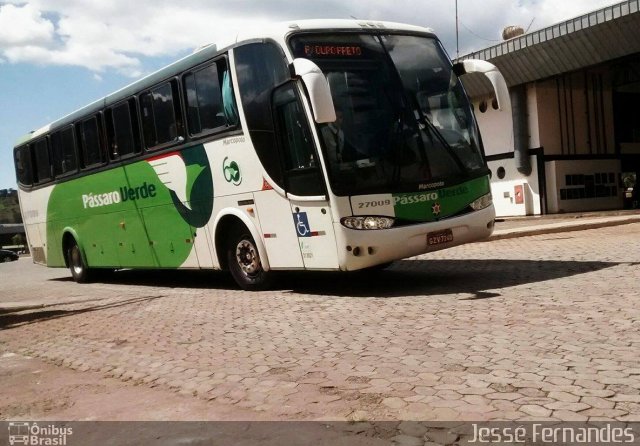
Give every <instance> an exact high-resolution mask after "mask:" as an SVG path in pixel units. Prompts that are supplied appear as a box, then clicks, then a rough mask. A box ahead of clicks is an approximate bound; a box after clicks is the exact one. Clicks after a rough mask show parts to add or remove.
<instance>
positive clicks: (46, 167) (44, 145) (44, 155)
mask: <svg viewBox="0 0 640 446" xmlns="http://www.w3.org/2000/svg"><path fill="white" fill-rule="evenodd" d="M33 155H34V158H35V166H36V182H37V183H45V182H47V181H49V180H51V179H52V175H51V162H50V158H49V144H48V140H47V138H42V139H41V140H39V141H36V142H35V143H34V144H33Z"/></svg>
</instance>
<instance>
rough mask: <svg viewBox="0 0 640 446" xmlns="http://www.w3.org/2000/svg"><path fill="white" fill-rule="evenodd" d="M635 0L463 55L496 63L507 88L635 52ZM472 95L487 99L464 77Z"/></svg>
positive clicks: (481, 84) (638, 37)
mask: <svg viewBox="0 0 640 446" xmlns="http://www.w3.org/2000/svg"><path fill="white" fill-rule="evenodd" d="M639 30H640V0H627V1H624V2H621V3H617V4H615V5H612V6H607V7H605V8H602V9H599V10H597V11H594V12H591V13H588V14H584V15H582V16H579V17H576V18H573V19H571V20H567V21H565V22H562V23H558V24H555V25H552V26H549V27H547V28H544V29H541V30H539V31H534V32H531V33H528V34H524V35H522V36H518V37H515V38H513V39H510V40H507V41H505V42H502V43H500V44H498V45H494V46H490V47H488V48H485V49H482V50H480V51H476V52H474V53H471V54H468V55H466V56H462V57H461V58H460V59H459V60H466V59H481V60H486V61H489V62H491V63H493V64H494V65H496V66H497V67H498V68H499V69H500V71H501V72H502V74H503V75H504V77H505V80H506V81H507V84H508V85H509V86H515V85H521V84H525V83H529V82H533V81H536V80H542V79H547V78H550V77H553V76H556V75H559V74H561V73H568V72H572V71H577V70H580V69H583V68H586V67H590V66H593V65H598V64H601V63H603V62H607V61H611V60H615V59H619V58H622V57H625V56H629V55H632V54H635V53H640V32H639ZM463 83H464V85H465V88H466V89H467V93H468V94H469V95H470V96H471V97H478V96H484V95H491V94H492V91H493V90H492V88H491V84H490V83H489V82H488V81H487V80H486V78H485V77H484V76H482V75H479V74H471V75H469V76H464V77H463Z"/></svg>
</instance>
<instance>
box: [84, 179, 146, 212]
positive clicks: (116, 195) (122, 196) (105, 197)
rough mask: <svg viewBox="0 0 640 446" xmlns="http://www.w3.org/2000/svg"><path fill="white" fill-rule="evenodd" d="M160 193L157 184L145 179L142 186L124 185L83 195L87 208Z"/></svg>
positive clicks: (134, 199) (143, 198)
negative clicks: (113, 189)
mask: <svg viewBox="0 0 640 446" xmlns="http://www.w3.org/2000/svg"><path fill="white" fill-rule="evenodd" d="M157 194H158V191H157V188H156V185H155V184H147V182H146V181H145V182H144V183H142V185H141V186H137V187H129V186H123V187H120V189H119V190H115V191H113V192H107V193H103V194H94V193H89V194H84V195H82V205H83V206H84V208H85V209H87V208H99V207H102V206H110V205H112V204H118V203H123V202H125V201H136V200H145V199H147V198H154V197H155V196H156V195H157Z"/></svg>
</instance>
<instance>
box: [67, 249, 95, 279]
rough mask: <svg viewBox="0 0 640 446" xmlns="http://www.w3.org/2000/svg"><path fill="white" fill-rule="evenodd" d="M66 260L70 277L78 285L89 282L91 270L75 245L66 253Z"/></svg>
mask: <svg viewBox="0 0 640 446" xmlns="http://www.w3.org/2000/svg"><path fill="white" fill-rule="evenodd" d="M67 259H68V261H69V270H70V271H71V277H73V280H75V281H76V282H78V283H87V282H90V281H91V279H92V277H93V275H92V272H93V271H92V270H91V269H89V267H88V266H87V263H86V262H85V261H84V258H83V257H82V252H81V251H80V247H78V244H77V243H75V242H74V243H73V244H72V245H71V247H70V248H69V251H68V253H67Z"/></svg>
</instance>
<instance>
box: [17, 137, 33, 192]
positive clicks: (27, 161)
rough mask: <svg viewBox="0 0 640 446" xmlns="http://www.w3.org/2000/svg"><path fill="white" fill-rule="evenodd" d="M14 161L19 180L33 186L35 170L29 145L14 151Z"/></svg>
mask: <svg viewBox="0 0 640 446" xmlns="http://www.w3.org/2000/svg"><path fill="white" fill-rule="evenodd" d="M13 157H14V161H15V164H16V175H17V177H18V182H19V183H20V184H24V185H25V186H31V185H32V184H33V172H32V168H31V151H30V150H29V146H22V147H19V148H18V149H16V151H15V152H13Z"/></svg>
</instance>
